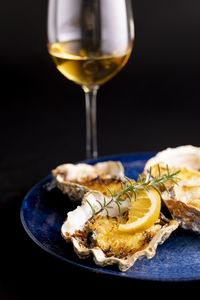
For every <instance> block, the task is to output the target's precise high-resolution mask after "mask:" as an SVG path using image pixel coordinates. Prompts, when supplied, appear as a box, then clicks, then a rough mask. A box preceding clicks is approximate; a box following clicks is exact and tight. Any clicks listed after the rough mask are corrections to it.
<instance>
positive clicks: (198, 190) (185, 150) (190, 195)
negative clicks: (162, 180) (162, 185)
mask: <svg viewBox="0 0 200 300" xmlns="http://www.w3.org/2000/svg"><path fill="white" fill-rule="evenodd" d="M154 163H156V164H159V166H160V168H161V171H165V172H166V165H168V166H169V167H171V169H172V170H174V171H175V170H180V173H179V174H178V177H179V178H180V180H179V182H178V185H174V184H173V183H171V184H170V185H169V186H168V190H169V192H166V191H163V192H162V193H161V198H162V200H163V201H164V203H165V205H166V206H167V208H168V210H169V212H170V213H171V215H172V217H173V218H174V219H175V220H177V221H178V222H179V223H180V226H181V227H182V228H184V229H189V230H192V231H195V232H197V233H200V172H199V171H198V170H200V148H197V147H194V146H181V147H177V148H174V149H171V148H168V149H166V150H164V151H162V152H159V153H158V154H157V155H156V156H155V157H153V158H151V159H150V160H149V161H148V162H147V163H146V165H145V173H146V172H148V169H149V168H150V166H151V169H152V175H153V176H156V175H158V174H156V173H157V172H158V169H157V165H154Z"/></svg>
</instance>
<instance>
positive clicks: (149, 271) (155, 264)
mask: <svg viewBox="0 0 200 300" xmlns="http://www.w3.org/2000/svg"><path fill="white" fill-rule="evenodd" d="M153 155H154V154H153V153H138V154H127V155H118V156H109V157H103V158H99V159H95V160H90V161H87V162H89V163H91V164H94V163H96V162H99V161H105V160H120V161H121V162H122V164H123V166H124V168H125V175H126V176H128V177H130V178H134V179H136V178H137V177H138V174H139V173H141V172H142V171H143V167H144V164H145V162H146V161H147V160H148V159H149V158H150V157H151V156H153ZM52 183H53V179H52V176H51V175H49V176H48V177H46V178H44V179H43V180H42V181H41V182H39V183H38V184H37V185H35V186H34V187H33V188H32V189H31V190H30V191H29V193H28V194H27V195H26V197H25V199H24V201H23V203H22V207H21V220H22V224H23V226H24V228H25V230H26V232H27V233H28V235H29V236H30V237H31V238H32V239H33V240H34V241H35V242H36V243H37V244H38V245H39V246H40V247H41V248H42V249H44V250H46V251H47V252H49V253H51V254H53V255H55V256H57V257H58V258H61V259H63V260H64V261H67V262H69V263H71V264H73V265H75V266H79V267H82V268H85V269H88V270H91V271H95V272H99V273H106V274H110V275H115V276H122V277H128V278H133V279H143V280H159V281H192V280H200V235H196V234H194V233H192V232H189V231H184V230H181V229H178V230H176V231H175V232H173V233H172V235H171V236H170V238H169V239H168V240H167V241H165V243H164V244H163V245H160V246H159V247H158V249H157V253H156V255H155V256H154V258H153V259H150V260H148V259H145V258H144V259H141V260H138V261H136V263H135V264H134V266H133V267H132V268H130V269H129V270H128V271H127V272H120V271H119V270H118V269H117V266H109V267H105V268H101V267H99V266H97V265H95V263H94V262H93V260H92V259H91V258H88V259H85V260H80V259H79V258H78V257H77V255H76V254H75V253H74V251H73V248H72V245H70V244H67V243H66V242H65V241H64V240H63V239H62V237H61V235H60V228H61V225H62V223H63V221H64V220H65V219H66V215H67V212H68V211H69V210H72V209H74V208H75V204H72V203H71V202H70V201H68V199H67V197H66V196H64V195H63V194H62V193H61V192H60V191H59V190H58V189H57V188H56V187H54V188H52Z"/></svg>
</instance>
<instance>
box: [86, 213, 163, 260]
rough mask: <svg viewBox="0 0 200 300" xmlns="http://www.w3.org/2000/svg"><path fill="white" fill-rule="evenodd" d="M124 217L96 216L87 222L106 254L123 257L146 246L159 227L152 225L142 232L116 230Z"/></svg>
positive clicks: (123, 220)
mask: <svg viewBox="0 0 200 300" xmlns="http://www.w3.org/2000/svg"><path fill="white" fill-rule="evenodd" d="M125 221H126V219H125V218H124V217H122V216H121V217H116V218H111V217H96V218H94V219H92V221H91V222H89V223H88V224H89V230H92V231H93V232H95V239H96V243H97V245H96V246H98V247H99V248H101V249H102V250H103V251H104V252H105V253H106V255H107V256H111V255H115V256H116V257H120V258H122V257H125V256H127V255H128V254H133V253H135V252H136V251H138V250H141V249H143V248H145V247H146V246H147V244H148V243H149V242H150V240H151V239H152V237H153V235H154V234H155V233H156V232H157V231H158V230H159V229H160V228H161V225H154V226H153V227H152V228H151V229H149V230H146V231H144V232H137V233H134V234H133V233H124V232H120V231H119V230H118V226H119V223H123V222H125Z"/></svg>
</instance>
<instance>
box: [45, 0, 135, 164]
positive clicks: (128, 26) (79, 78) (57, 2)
mask: <svg viewBox="0 0 200 300" xmlns="http://www.w3.org/2000/svg"><path fill="white" fill-rule="evenodd" d="M133 40H134V23H133V16H132V9H131V1H130V0H49V6H48V51H49V54H50V55H51V57H52V59H53V61H54V62H55V64H56V67H57V69H58V70H59V71H60V72H61V73H62V74H63V75H64V76H65V77H67V78H68V79H70V80H72V81H73V82H75V83H77V84H79V85H80V86H81V87H82V88H83V90H84V92H85V99H86V156H87V158H94V157H97V156H98V151H97V129H96V95H97V90H98V88H99V87H100V86H101V85H102V84H104V83H105V82H107V81H108V80H109V79H111V78H112V77H113V76H114V75H115V74H117V73H118V72H119V71H120V70H121V69H122V68H123V66H124V65H125V64H126V62H127V60H128V58H129V56H130V54H131V51H132V47H133Z"/></svg>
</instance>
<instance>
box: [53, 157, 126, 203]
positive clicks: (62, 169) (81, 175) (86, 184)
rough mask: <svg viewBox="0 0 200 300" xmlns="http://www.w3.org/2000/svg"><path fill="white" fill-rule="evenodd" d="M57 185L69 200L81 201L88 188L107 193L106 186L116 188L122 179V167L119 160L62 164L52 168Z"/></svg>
mask: <svg viewBox="0 0 200 300" xmlns="http://www.w3.org/2000/svg"><path fill="white" fill-rule="evenodd" d="M52 174H53V176H54V178H55V180H56V183H57V187H58V188H59V189H60V190H61V191H62V192H63V193H64V194H67V195H68V196H69V198H70V199H71V200H75V201H81V200H82V198H83V196H84V194H85V193H87V192H89V191H90V190H98V191H100V192H102V193H103V194H105V195H108V190H107V188H106V186H108V187H110V188H113V187H114V186H115V189H116V190H117V189H118V188H119V187H120V186H121V184H120V182H121V181H122V180H123V179H124V168H123V165H122V164H121V162H119V161H104V162H99V163H97V164H95V165H89V164H86V163H79V164H62V165H60V166H58V167H57V168H56V169H54V170H52Z"/></svg>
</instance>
